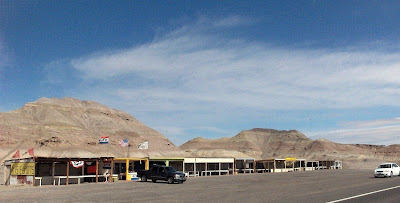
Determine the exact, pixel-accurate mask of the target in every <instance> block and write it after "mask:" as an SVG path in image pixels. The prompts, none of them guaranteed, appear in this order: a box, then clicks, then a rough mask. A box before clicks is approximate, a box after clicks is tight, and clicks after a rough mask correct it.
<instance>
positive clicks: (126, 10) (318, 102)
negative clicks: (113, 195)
mask: <svg viewBox="0 0 400 203" xmlns="http://www.w3.org/2000/svg"><path fill="white" fill-rule="evenodd" d="M399 9H400V4H398V3H397V2H396V1H317V0H314V1H252V2H250V3H248V2H245V1H162V2H161V1H118V2H115V1H76V2H71V1H2V0H0V98H1V99H0V111H10V110H14V109H17V108H20V107H22V106H23V105H24V104H25V103H27V102H32V101H35V100H37V99H39V98H41V97H48V98H52V97H75V98H78V99H81V100H94V101H98V102H100V103H103V104H105V105H108V106H110V107H112V108H116V109H120V110H123V111H125V112H128V113H130V114H131V115H133V116H134V117H136V118H137V119H139V120H140V121H142V122H144V123H145V124H147V125H148V126H150V127H152V128H155V129H157V130H158V131H160V132H161V133H163V134H165V135H166V136H167V137H168V138H170V139H171V140H172V141H173V142H174V143H175V144H177V145H180V144H183V143H184V142H186V141H188V140H190V139H193V138H195V137H199V136H200V137H205V138H220V137H227V136H228V137H231V136H234V135H235V134H237V133H239V132H240V131H242V130H246V129H251V128H272V129H280V130H289V129H297V130H299V131H301V132H303V133H304V134H306V135H307V136H309V137H311V138H313V139H318V138H322V137H323V138H327V139H329V140H332V141H335V142H340V143H368V144H400V135H399V132H400V119H399V117H400V116H399V112H400V111H399V110H400V105H399V101H400V89H399V88H400V80H399V78H400V46H399V42H400V39H399V36H400V13H399V12H398V11H399Z"/></svg>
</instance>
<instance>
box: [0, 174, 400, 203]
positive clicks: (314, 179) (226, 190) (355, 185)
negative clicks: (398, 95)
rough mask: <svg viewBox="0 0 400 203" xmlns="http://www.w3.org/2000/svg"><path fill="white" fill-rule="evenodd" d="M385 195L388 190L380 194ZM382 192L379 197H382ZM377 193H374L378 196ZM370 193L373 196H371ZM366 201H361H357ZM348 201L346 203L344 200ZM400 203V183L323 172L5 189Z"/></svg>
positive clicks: (27, 196) (6, 190)
mask: <svg viewBox="0 0 400 203" xmlns="http://www.w3.org/2000/svg"><path fill="white" fill-rule="evenodd" d="M382 189H387V190H384V191H380V190H382ZM376 191H378V192H376ZM379 191H380V192H379ZM373 192H375V193H373ZM369 193H371V194H369ZM357 195H361V196H359V197H354V196H357ZM344 198H349V199H347V200H341V199H344ZM336 200H339V201H338V202H379V203H383V202H400V177H397V176H396V177H393V178H374V177H373V171H372V170H370V171H366V170H345V169H344V170H321V171H305V172H290V173H275V174H271V173H268V174H246V175H236V176H212V177H196V178H189V179H188V180H187V181H186V182H185V183H183V184H173V185H170V184H166V183H165V182H161V181H160V182H157V183H152V182H151V181H149V182H136V181H135V182H126V181H123V182H121V181H120V182H116V183H98V184H95V183H87V184H81V185H68V186H65V185H63V186H42V187H30V186H19V187H18V186H17V187H16V186H7V187H6V186H2V187H0V202H21V201H22V202H76V201H77V202H136V201H137V202H139V201H147V202H159V201H172V202H210V201H211V202H330V201H336Z"/></svg>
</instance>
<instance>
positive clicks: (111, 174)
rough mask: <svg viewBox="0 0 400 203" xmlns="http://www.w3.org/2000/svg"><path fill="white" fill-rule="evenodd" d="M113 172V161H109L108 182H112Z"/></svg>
mask: <svg viewBox="0 0 400 203" xmlns="http://www.w3.org/2000/svg"><path fill="white" fill-rule="evenodd" d="M113 172H114V159H111V171H110V177H109V178H108V182H113V181H114V180H113Z"/></svg>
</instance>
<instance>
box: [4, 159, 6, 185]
mask: <svg viewBox="0 0 400 203" xmlns="http://www.w3.org/2000/svg"><path fill="white" fill-rule="evenodd" d="M4 184H5V185H7V166H6V165H5V164H4Z"/></svg>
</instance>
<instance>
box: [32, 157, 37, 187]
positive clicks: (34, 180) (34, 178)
mask: <svg viewBox="0 0 400 203" xmlns="http://www.w3.org/2000/svg"><path fill="white" fill-rule="evenodd" d="M33 163H35V172H34V173H33V181H32V186H35V182H36V161H35V158H33Z"/></svg>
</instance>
